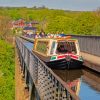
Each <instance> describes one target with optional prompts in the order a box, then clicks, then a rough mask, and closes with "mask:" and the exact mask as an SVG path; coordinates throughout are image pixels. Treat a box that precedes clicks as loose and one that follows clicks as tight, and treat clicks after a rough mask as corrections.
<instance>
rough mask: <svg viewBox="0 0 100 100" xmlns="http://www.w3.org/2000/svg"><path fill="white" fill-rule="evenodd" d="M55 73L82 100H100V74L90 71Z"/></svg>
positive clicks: (58, 71) (56, 71) (60, 71)
mask: <svg viewBox="0 0 100 100" xmlns="http://www.w3.org/2000/svg"><path fill="white" fill-rule="evenodd" d="M53 71H54V72H55V73H56V74H57V75H58V76H59V77H60V78H61V79H63V80H64V81H65V82H66V84H67V85H68V86H69V87H70V88H71V89H72V90H73V91H74V92H75V93H76V94H77V95H78V96H79V97H80V99H81V100H100V74H97V73H96V72H93V71H91V70H88V69H82V70H81V69H78V70H76V69H75V70H53Z"/></svg>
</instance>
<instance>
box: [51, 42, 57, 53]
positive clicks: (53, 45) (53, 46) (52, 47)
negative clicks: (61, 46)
mask: <svg viewBox="0 0 100 100" xmlns="http://www.w3.org/2000/svg"><path fill="white" fill-rule="evenodd" d="M55 44H56V42H55V41H53V43H52V46H51V51H50V54H53V52H54V48H55Z"/></svg>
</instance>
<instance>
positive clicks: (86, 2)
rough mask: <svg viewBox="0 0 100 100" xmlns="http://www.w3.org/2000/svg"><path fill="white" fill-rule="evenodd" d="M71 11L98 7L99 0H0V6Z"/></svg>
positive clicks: (89, 9)
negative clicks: (44, 7)
mask: <svg viewBox="0 0 100 100" xmlns="http://www.w3.org/2000/svg"><path fill="white" fill-rule="evenodd" d="M43 5H44V6H46V7H48V8H50V9H63V10H73V11H92V10H96V9H97V8H98V7H100V0H0V6H10V7H21V6H24V7H25V6H26V7H33V6H37V7H41V6H43Z"/></svg>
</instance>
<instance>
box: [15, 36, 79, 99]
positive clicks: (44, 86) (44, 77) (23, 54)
mask: <svg viewBox="0 0 100 100" xmlns="http://www.w3.org/2000/svg"><path fill="white" fill-rule="evenodd" d="M16 48H17V52H18V55H19V60H20V63H21V68H22V70H23V74H24V77H25V82H26V84H27V86H28V87H29V93H30V100H79V97H78V96H77V95H76V94H75V93H74V92H73V91H72V90H71V89H70V88H69V87H68V86H67V84H66V82H64V81H63V80H62V79H60V78H59V77H58V76H57V75H56V74H55V73H54V72H53V71H52V70H51V69H50V68H48V67H47V66H46V65H45V64H44V63H43V62H42V61H41V60H40V59H39V58H38V57H37V56H36V55H35V54H33V52H32V51H30V50H29V49H28V48H27V47H26V46H25V45H24V44H23V42H22V40H21V39H20V38H18V37H17V38H16Z"/></svg>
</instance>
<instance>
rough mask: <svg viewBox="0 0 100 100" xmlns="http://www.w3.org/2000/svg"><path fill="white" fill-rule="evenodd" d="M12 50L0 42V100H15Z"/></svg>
mask: <svg viewBox="0 0 100 100" xmlns="http://www.w3.org/2000/svg"><path fill="white" fill-rule="evenodd" d="M14 58H15V57H14V48H13V47H12V46H11V45H10V44H8V43H6V42H5V41H3V40H0V100H14V99H15V79H14V75H15V74H14V73H15V67H14V66H15V62H14V60H15V59H14Z"/></svg>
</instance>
